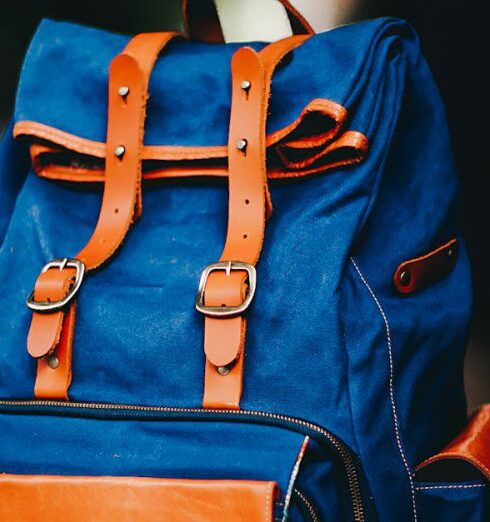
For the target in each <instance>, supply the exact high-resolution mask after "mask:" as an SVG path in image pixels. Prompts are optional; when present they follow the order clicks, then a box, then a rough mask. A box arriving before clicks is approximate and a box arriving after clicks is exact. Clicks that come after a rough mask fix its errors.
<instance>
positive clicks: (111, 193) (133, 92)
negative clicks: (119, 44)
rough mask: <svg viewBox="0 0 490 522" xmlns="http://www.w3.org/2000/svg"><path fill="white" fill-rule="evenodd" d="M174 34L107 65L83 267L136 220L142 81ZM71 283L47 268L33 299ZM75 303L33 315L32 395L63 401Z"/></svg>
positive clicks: (71, 273)
mask: <svg viewBox="0 0 490 522" xmlns="http://www.w3.org/2000/svg"><path fill="white" fill-rule="evenodd" d="M177 36H180V35H179V34H178V33H147V34H140V35H138V36H136V37H134V38H133V39H132V40H131V41H130V42H129V44H128V45H127V47H126V49H125V50H124V52H123V53H122V54H120V55H119V56H117V57H116V58H115V59H114V60H113V61H112V63H111V66H110V71H109V103H108V126H107V154H106V166H105V177H104V179H105V184H104V193H103V197H102V205H101V210H100V215H99V220H98V222H97V225H96V227H95V230H94V233H93V235H92V237H91V238H90V240H89V241H88V243H87V244H86V245H85V247H84V248H83V249H82V250H81V252H80V253H79V254H78V255H77V256H76V259H77V260H79V261H81V262H82V263H83V265H84V266H85V269H86V270H88V271H89V270H93V269H95V268H98V267H99V266H100V265H102V264H103V263H104V262H105V261H107V260H108V259H109V258H110V257H111V256H112V255H113V254H114V253H115V252H116V250H117V249H118V248H119V246H120V245H121V243H122V241H123V240H124V238H125V236H126V234H127V232H128V230H129V228H130V226H131V224H132V223H133V222H134V221H135V220H136V219H137V218H139V216H140V215H141V211H142V203H141V177H142V176H141V162H142V150H143V135H144V122H145V117H146V102H147V98H148V94H147V93H148V82H149V78H150V74H151V71H152V69H153V65H154V63H155V61H156V59H157V57H158V55H159V54H160V52H161V50H162V49H163V47H165V46H166V45H167V44H168V43H169V42H170V41H171V40H172V39H173V38H175V37H177ZM75 281H76V273H75V270H74V268H72V267H69V266H68V267H64V266H62V267H60V268H59V269H58V268H51V269H48V270H46V271H43V272H42V273H41V275H40V276H39V277H38V279H37V282H36V284H35V289H34V293H33V301H34V302H36V303H38V302H41V301H42V302H51V303H55V302H59V301H60V300H62V299H63V298H65V297H66V296H67V295H68V293H69V292H70V290H71V289H72V287H73V285H74V283H75ZM74 326H75V301H74V300H72V301H71V302H70V304H68V305H67V306H65V307H63V308H62V309H60V310H56V311H52V312H38V311H35V312H34V313H33V317H32V322H31V327H30V330H29V336H28V341H27V348H28V352H29V354H30V355H31V356H32V357H34V358H36V359H38V368H37V378H36V384H35V388H34V394H35V397H36V398H44V399H64V400H68V388H69V386H70V383H71V351H72V340H73V331H74Z"/></svg>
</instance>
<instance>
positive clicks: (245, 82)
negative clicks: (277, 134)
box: [203, 37, 307, 409]
mask: <svg viewBox="0 0 490 522" xmlns="http://www.w3.org/2000/svg"><path fill="white" fill-rule="evenodd" d="M306 38H307V37H292V38H288V39H286V40H282V41H280V42H276V43H274V44H271V45H269V46H268V47H266V48H265V49H264V50H263V51H262V52H261V53H257V52H255V51H254V50H253V49H251V48H248V47H243V48H241V49H239V50H238V51H237V52H236V53H235V55H234V57H233V61H232V81H233V84H232V108H231V121H230V133H229V153H228V154H229V160H228V165H229V167H228V169H229V173H228V179H229V208H228V231H227V237H226V243H225V247H224V250H223V253H222V255H221V258H220V261H221V262H240V263H246V264H247V265H252V266H254V265H255V264H256V263H257V261H258V259H259V256H260V252H261V249H262V243H263V240H264V230H265V222H266V217H267V216H268V215H270V213H271V210H272V206H271V203H270V196H269V190H268V183H267V166H266V153H265V148H266V144H265V140H266V121H267V110H268V104H269V96H270V89H271V81H272V75H273V73H274V70H275V68H276V67H277V65H278V64H279V63H280V61H281V60H282V58H283V57H284V56H285V55H286V54H287V53H289V52H290V51H292V50H293V49H294V48H295V47H297V46H298V45H300V44H301V43H302V42H303V41H304V40H305V39H306ZM249 291H250V289H249V288H248V286H247V273H246V272H245V271H244V270H243V269H238V270H232V271H228V272H226V271H215V272H212V273H211V274H210V275H209V277H208V279H207V283H206V286H205V293H204V301H205V305H206V307H225V308H226V307H236V306H238V305H240V304H241V303H243V302H244V299H245V296H246V295H247V293H248V292H249ZM204 328H205V330H204V351H205V354H206V369H205V384H204V398H203V407H205V408H226V409H228V408H229V409H237V408H239V406H240V397H241V393H242V380H243V362H244V347H245V335H246V319H245V317H244V315H243V314H241V315H237V316H234V317H215V316H210V315H206V316H205V321H204Z"/></svg>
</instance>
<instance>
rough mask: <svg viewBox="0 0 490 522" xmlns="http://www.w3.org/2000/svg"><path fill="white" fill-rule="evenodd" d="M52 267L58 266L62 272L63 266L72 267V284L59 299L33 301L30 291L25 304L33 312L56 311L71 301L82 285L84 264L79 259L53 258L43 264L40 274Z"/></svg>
mask: <svg viewBox="0 0 490 522" xmlns="http://www.w3.org/2000/svg"><path fill="white" fill-rule="evenodd" d="M53 268H58V269H59V271H60V272H62V271H63V270H64V269H65V268H74V269H75V270H76V272H75V281H74V283H73V286H72V287H71V288H70V290H69V291H68V293H67V294H66V296H65V297H64V298H63V299H60V300H59V301H35V300H34V291H32V292H31V295H30V296H29V297H28V298H27V301H26V305H27V307H28V308H30V309H31V310H33V311H34V312H40V313H43V312H44V313H46V312H57V311H59V310H61V309H62V308H64V307H65V306H66V305H67V304H68V303H70V301H72V299H73V298H74V297H75V295H76V294H77V292H78V290H79V289H80V286H81V285H82V281H83V277H84V275H85V265H84V264H83V263H82V261H80V260H79V259H74V258H72V259H68V258H64V259H55V260H54V261H50V262H49V263H47V264H46V265H44V268H43V269H42V270H41V274H44V273H45V272H47V271H48V270H51V269H53Z"/></svg>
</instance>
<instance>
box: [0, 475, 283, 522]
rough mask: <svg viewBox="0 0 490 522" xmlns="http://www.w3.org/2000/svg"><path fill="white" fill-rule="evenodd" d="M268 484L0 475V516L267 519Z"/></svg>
mask: <svg viewBox="0 0 490 522" xmlns="http://www.w3.org/2000/svg"><path fill="white" fill-rule="evenodd" d="M277 493H278V491H277V488H276V484H275V483H274V482H252V481H238V480H235V481H233V480H172V479H151V478H126V477H59V476H37V475H28V476H19V475H0V520H15V521H16V522H45V521H46V520H49V521H50V522H65V521H66V520H70V521H73V522H77V521H78V522H82V521H87V520H90V522H108V521H109V520H120V521H125V522H154V521H156V520H164V521H165V522H182V521H183V520H193V521H195V522H231V521H233V522H250V521H252V520H253V521H254V522H273V520H274V503H275V500H276V498H277Z"/></svg>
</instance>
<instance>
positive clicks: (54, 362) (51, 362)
mask: <svg viewBox="0 0 490 522" xmlns="http://www.w3.org/2000/svg"><path fill="white" fill-rule="evenodd" d="M59 365H60V360H59V359H58V357H56V355H51V356H50V357H49V359H48V366H49V367H50V368H51V369H52V370H56V368H58V366H59Z"/></svg>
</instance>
